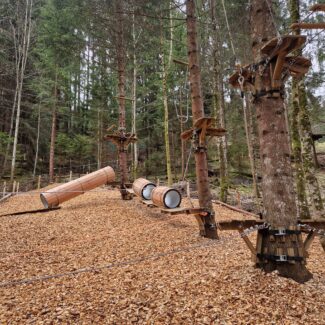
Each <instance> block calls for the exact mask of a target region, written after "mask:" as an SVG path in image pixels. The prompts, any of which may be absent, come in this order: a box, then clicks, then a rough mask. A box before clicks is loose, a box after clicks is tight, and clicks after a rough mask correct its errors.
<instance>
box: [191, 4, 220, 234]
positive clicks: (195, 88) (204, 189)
mask: <svg viewBox="0 0 325 325" xmlns="http://www.w3.org/2000/svg"><path fill="white" fill-rule="evenodd" d="M186 14H187V19H186V24H187V47H188V58H189V70H190V85H191V99H192V114H193V124H194V123H195V121H197V120H198V119H200V118H202V117H204V107H203V99H202V89H201V72H200V66H199V57H198V46H197V40H196V38H197V31H196V17H195V1H194V0H186ZM194 145H195V147H196V148H195V149H194V150H195V154H194V155H195V164H196V177H197V189H198V194H199V203H200V207H202V208H205V209H207V212H208V213H207V215H206V216H205V217H203V220H202V222H203V224H204V229H201V234H202V235H204V236H206V237H208V238H211V239H217V238H218V234H217V228H216V222H215V216H214V211H213V206H212V197H211V192H210V186H209V179H208V163H207V150H206V148H205V150H204V149H203V150H202V149H200V148H199V145H198V139H197V137H195V139H194Z"/></svg>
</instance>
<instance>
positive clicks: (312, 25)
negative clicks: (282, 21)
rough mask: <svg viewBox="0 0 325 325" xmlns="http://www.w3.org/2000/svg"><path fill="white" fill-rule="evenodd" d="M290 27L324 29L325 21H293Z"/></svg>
mask: <svg viewBox="0 0 325 325" xmlns="http://www.w3.org/2000/svg"><path fill="white" fill-rule="evenodd" d="M290 28H291V29H324V28H325V23H294V24H292V25H291V26H290Z"/></svg>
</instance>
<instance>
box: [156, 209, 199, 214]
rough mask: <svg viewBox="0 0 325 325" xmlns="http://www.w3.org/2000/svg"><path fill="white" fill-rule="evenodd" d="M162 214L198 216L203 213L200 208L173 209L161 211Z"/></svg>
mask: <svg viewBox="0 0 325 325" xmlns="http://www.w3.org/2000/svg"><path fill="white" fill-rule="evenodd" d="M160 211H161V212H162V213H168V214H170V215H177V214H200V213H203V212H205V209H202V208H175V209H161V210H160Z"/></svg>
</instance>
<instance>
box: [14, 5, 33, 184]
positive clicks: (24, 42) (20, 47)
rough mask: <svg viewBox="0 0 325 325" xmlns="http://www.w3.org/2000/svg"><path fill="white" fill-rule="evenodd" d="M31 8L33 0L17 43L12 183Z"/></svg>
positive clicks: (27, 8) (30, 26) (26, 10)
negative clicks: (16, 89)
mask: <svg viewBox="0 0 325 325" xmlns="http://www.w3.org/2000/svg"><path fill="white" fill-rule="evenodd" d="M32 8H33V0H27V1H26V8H25V18H24V27H23V31H22V44H20V42H18V44H17V47H18V53H19V52H20V54H19V55H20V58H21V59H20V60H19V61H20V62H19V61H18V62H19V63H20V66H17V69H18V91H17V111H16V125H15V133H14V143H13V149H12V159H11V172H10V180H11V181H13V179H14V176H15V168H16V155H17V145H18V135H19V124H20V112H21V100H22V92H23V84H24V78H25V69H26V63H27V58H28V52H29V44H30V37H31V30H32Z"/></svg>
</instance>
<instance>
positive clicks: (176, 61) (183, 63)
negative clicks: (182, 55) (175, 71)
mask: <svg viewBox="0 0 325 325" xmlns="http://www.w3.org/2000/svg"><path fill="white" fill-rule="evenodd" d="M173 62H174V63H177V64H181V65H185V66H188V62H187V61H183V60H179V59H175V58H173Z"/></svg>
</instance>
